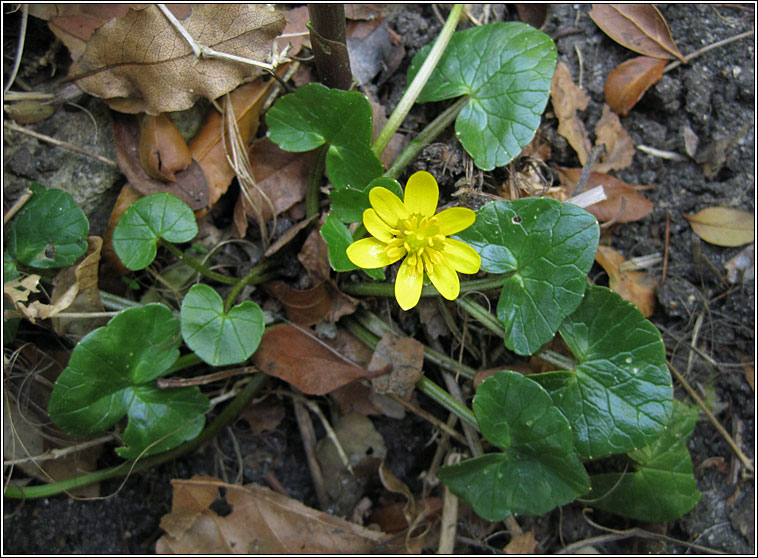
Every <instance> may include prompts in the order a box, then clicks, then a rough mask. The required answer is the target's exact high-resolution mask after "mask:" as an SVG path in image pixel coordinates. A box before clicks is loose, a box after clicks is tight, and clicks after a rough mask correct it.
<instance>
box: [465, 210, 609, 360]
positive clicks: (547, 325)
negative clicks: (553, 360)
mask: <svg viewBox="0 0 758 558" xmlns="http://www.w3.org/2000/svg"><path fill="white" fill-rule="evenodd" d="M599 235H600V229H599V227H598V224H597V220H596V219H595V218H594V217H593V216H592V215H590V214H589V213H587V212H586V211H584V210H583V209H580V208H579V207H577V206H575V205H572V204H568V203H560V202H557V201H555V200H552V199H549V198H525V199H521V200H515V201H512V202H511V201H507V200H501V201H497V202H492V203H489V204H487V205H485V206H484V207H482V208H481V209H480V210H479V211H478V212H477V215H476V222H475V223H474V224H473V225H472V226H471V227H469V228H468V229H466V230H465V231H463V232H462V233H460V234H459V235H458V237H459V238H460V239H461V240H462V241H464V242H466V243H467V244H469V245H471V246H473V247H474V249H476V250H477V251H478V252H479V255H480V256H481V257H482V270H483V271H487V272H489V273H510V274H511V275H510V277H509V278H508V279H506V281H505V283H504V286H503V291H502V293H501V294H500V301H499V302H498V305H497V317H498V320H500V321H501V322H502V323H503V324H504V325H505V344H506V346H507V347H508V348H509V349H511V350H512V351H515V352H516V353H518V354H520V355H530V354H532V353H534V352H535V351H536V350H537V349H539V348H540V347H541V346H542V345H543V344H544V343H546V342H547V341H549V340H550V339H552V338H553V336H554V335H555V332H556V331H557V330H558V327H559V326H560V325H561V322H562V321H563V319H564V318H565V317H566V316H568V315H569V314H571V312H573V311H574V310H575V309H576V307H577V306H579V303H580V302H581V300H582V294H583V293H584V289H585V286H586V283H587V272H588V271H589V270H590V267H591V266H592V261H593V259H594V257H595V250H596V249H597V241H598V238H599Z"/></svg>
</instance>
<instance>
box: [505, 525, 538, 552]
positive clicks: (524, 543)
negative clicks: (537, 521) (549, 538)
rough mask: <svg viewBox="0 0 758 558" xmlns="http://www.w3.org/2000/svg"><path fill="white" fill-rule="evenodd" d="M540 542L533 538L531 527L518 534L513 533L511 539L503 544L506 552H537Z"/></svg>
mask: <svg viewBox="0 0 758 558" xmlns="http://www.w3.org/2000/svg"><path fill="white" fill-rule="evenodd" d="M539 549H540V543H538V542H537V539H535V538H534V531H532V530H531V529H530V530H529V531H526V532H525V533H521V534H520V535H514V537H513V538H512V539H511V541H510V542H509V543H508V544H507V545H506V546H505V553H506V554H539V553H540V552H539Z"/></svg>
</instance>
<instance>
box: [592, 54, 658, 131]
mask: <svg viewBox="0 0 758 558" xmlns="http://www.w3.org/2000/svg"><path fill="white" fill-rule="evenodd" d="M665 67H666V60H662V59H659V58H651V57H649V56H637V57H635V58H632V59H631V60H627V61H625V62H622V63H621V64H619V65H618V66H616V67H615V68H614V69H613V70H611V73H609V74H608V77H607V78H606V79H605V102H606V103H608V104H609V105H610V107H611V108H612V109H613V111H614V112H616V113H618V114H620V115H621V116H626V115H627V114H628V113H629V111H630V110H632V107H633V106H634V105H636V104H637V101H639V100H640V99H641V98H642V96H643V95H644V94H645V91H647V90H648V89H649V88H650V87H651V86H653V85H655V84H656V83H658V80H659V79H661V76H662V75H663V69H664V68H665Z"/></svg>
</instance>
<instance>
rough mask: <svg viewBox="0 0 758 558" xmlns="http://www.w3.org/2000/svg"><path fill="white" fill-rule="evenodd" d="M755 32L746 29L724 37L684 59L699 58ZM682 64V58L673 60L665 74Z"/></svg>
mask: <svg viewBox="0 0 758 558" xmlns="http://www.w3.org/2000/svg"><path fill="white" fill-rule="evenodd" d="M754 33H755V30H751V31H745V32H744V33H740V34H739V35H735V36H734V37H729V38H728V39H723V40H721V41H717V42H715V43H713V44H710V45H707V46H704V47H703V48H701V49H700V50H696V51H695V52H693V53H692V54H688V55H687V56H685V57H684V60H685V61H686V62H689V61H690V60H692V59H693V58H697V57H698V56H700V55H701V54H705V53H706V52H708V51H709V50H713V49H714V48H718V47H721V46H724V45H728V44H729V43H733V42H734V41H739V40H740V39H746V38H747V37H750V36H752V35H753V34H754ZM681 64H682V61H681V60H676V61H674V62H672V63H671V64H669V65H668V66H666V67H665V68H663V73H664V74H665V73H666V72H669V71H671V70H673V69H674V68H676V67H678V66H680V65H681Z"/></svg>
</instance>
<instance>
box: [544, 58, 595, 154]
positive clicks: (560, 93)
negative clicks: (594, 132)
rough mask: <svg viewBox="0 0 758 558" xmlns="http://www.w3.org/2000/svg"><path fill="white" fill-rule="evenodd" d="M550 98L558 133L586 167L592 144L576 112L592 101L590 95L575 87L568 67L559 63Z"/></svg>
mask: <svg viewBox="0 0 758 558" xmlns="http://www.w3.org/2000/svg"><path fill="white" fill-rule="evenodd" d="M550 98H551V99H552V103H553V110H554V111H555V116H556V117H557V118H558V133H559V134H560V135H562V136H563V137H564V138H566V139H567V140H568V142H569V145H571V147H573V148H574V151H576V154H577V156H578V157H579V162H580V163H581V164H582V165H584V163H586V162H587V157H588V156H589V153H590V149H591V147H592V146H591V144H590V140H589V138H588V137H587V130H585V129H584V124H583V123H582V121H581V120H580V119H579V118H578V117H577V116H576V111H579V110H584V109H586V108H587V104H588V103H589V101H590V98H589V95H587V93H586V92H585V91H584V89H582V88H581V87H577V86H576V85H574V81H573V80H572V79H571V73H570V72H569V69H568V66H566V64H564V63H563V62H559V63H558V65H557V66H556V68H555V74H553V81H552V83H551V85H550Z"/></svg>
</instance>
